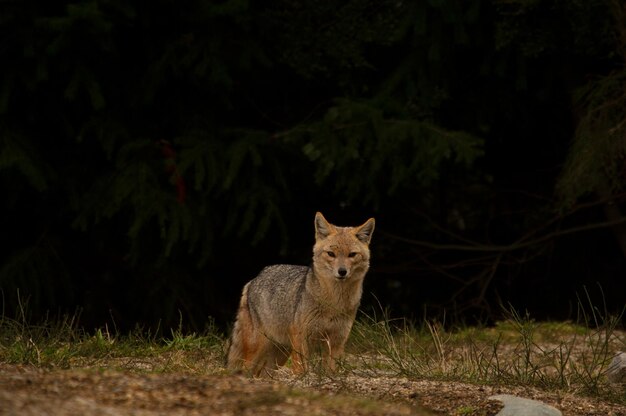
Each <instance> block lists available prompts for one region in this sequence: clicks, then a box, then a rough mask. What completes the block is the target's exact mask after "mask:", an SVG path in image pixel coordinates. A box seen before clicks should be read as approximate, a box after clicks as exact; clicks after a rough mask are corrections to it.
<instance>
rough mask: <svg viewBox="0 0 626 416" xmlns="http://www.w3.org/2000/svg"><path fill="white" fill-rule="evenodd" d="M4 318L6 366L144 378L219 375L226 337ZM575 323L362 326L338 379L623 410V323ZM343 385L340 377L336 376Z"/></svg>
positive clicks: (209, 330)
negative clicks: (543, 394)
mask: <svg viewBox="0 0 626 416" xmlns="http://www.w3.org/2000/svg"><path fill="white" fill-rule="evenodd" d="M18 312H19V313H18V314H17V316H18V319H9V318H7V317H0V364H1V363H6V364H17V365H32V366H36V367H40V368H98V369H123V370H131V371H142V372H156V373H159V372H175V371H182V372H192V373H196V374H220V373H223V372H224V371H225V370H224V368H223V360H224V343H225V337H224V335H223V334H221V333H220V332H219V331H218V330H217V328H216V327H215V326H214V325H212V324H210V325H208V326H207V327H206V329H205V331H203V332H202V333H189V334H185V333H184V332H183V331H182V330H181V329H180V328H178V329H176V330H172V331H171V332H170V334H169V335H168V336H164V337H163V336H161V337H157V336H156V335H154V334H153V333H151V332H150V331H146V330H142V329H141V328H137V329H136V330H135V331H132V332H130V333H128V334H124V335H122V334H119V333H116V332H115V331H111V330H110V329H109V328H108V327H104V328H100V329H96V330H94V331H93V332H87V331H84V330H83V329H81V328H79V327H78V326H77V324H76V318H74V317H65V318H60V319H55V320H47V321H44V322H43V323H41V324H38V325H33V324H30V323H28V322H27V320H26V319H25V318H24V317H25V314H24V311H18ZM579 316H580V318H579V321H578V322H576V323H574V322H535V321H534V320H533V319H532V318H531V317H530V316H529V315H528V314H520V313H518V312H517V311H515V310H513V309H512V308H509V309H508V312H507V317H506V319H505V320H503V321H501V322H498V323H497V324H496V325H495V326H492V327H461V328H452V329H450V328H445V327H444V325H442V324H440V323H438V322H433V321H425V322H423V323H422V325H420V326H416V325H413V324H411V323H409V322H407V321H405V320H393V319H390V318H389V317H388V316H387V315H386V314H384V313H383V314H382V316H374V315H372V316H363V317H362V318H361V319H359V320H358V321H357V322H356V323H355V326H354V328H353V331H352V335H351V338H350V341H349V345H348V354H347V358H346V359H345V361H344V362H343V363H342V364H343V368H342V373H344V374H350V373H354V374H358V375H368V376H373V377H375V376H380V375H385V376H402V377H407V378H409V379H431V380H432V379H437V380H451V381H462V382H469V383H476V384H489V385H506V386H518V385H519V386H535V387H539V388H542V389H547V390H559V391H564V392H572V393H579V394H585V395H590V396H595V397H601V398H603V399H606V400H610V401H613V402H616V403H620V404H626V397H625V396H624V393H623V390H621V391H619V388H618V390H616V388H615V386H612V385H610V384H609V383H608V381H607V378H606V370H607V367H608V364H609V362H610V361H611V358H612V357H613V355H614V353H615V352H616V351H618V350H626V334H625V333H624V332H623V331H620V330H618V326H619V322H620V317H619V316H611V315H609V314H607V313H606V312H605V311H603V312H601V311H600V310H599V309H598V308H595V307H593V306H590V307H588V308H582V307H581V308H580V311H579ZM338 376H339V377H341V373H340V374H339V375H338Z"/></svg>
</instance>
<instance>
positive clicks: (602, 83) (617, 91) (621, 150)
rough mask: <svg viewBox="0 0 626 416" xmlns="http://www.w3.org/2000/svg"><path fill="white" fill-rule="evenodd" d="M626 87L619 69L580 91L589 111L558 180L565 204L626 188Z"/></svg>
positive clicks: (614, 192) (581, 122) (578, 129)
mask: <svg viewBox="0 0 626 416" xmlns="http://www.w3.org/2000/svg"><path fill="white" fill-rule="evenodd" d="M625 89H626V71H619V72H615V73H613V74H611V75H609V76H607V77H604V78H601V79H598V80H596V81H595V82H591V83H590V84H589V85H588V86H586V87H585V88H584V89H582V90H581V91H580V98H579V100H580V101H579V105H580V106H581V108H584V109H585V110H584V111H585V112H584V115H583V117H582V118H581V120H580V122H579V124H578V128H577V130H576V136H575V138H574V141H573V143H572V146H571V148H570V150H569V154H568V158H567V160H566V161H565V165H564V167H563V171H562V173H561V177H560V179H559V182H558V183H557V192H558V194H559V197H560V205H561V206H562V207H564V208H566V207H569V206H571V205H572V204H573V203H574V202H576V201H577V200H578V199H580V198H581V197H583V196H588V195H590V194H593V193H595V192H601V193H602V194H604V193H606V192H607V191H608V192H609V193H610V194H618V193H621V192H623V191H624V188H625V186H626V181H625V176H624V167H625V164H624V156H625V155H626V140H624V138H625V137H626V96H624V93H623V92H624V91H625Z"/></svg>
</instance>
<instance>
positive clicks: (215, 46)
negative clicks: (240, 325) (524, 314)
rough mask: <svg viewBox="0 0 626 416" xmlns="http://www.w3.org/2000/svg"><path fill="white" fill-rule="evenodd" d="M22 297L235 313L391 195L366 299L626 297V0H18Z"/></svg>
mask: <svg viewBox="0 0 626 416" xmlns="http://www.w3.org/2000/svg"><path fill="white" fill-rule="evenodd" d="M0 62H1V64H0V68H1V69H0V189H1V192H2V197H1V198H0V242H1V243H2V250H1V251H0V288H1V293H2V311H3V313H4V314H5V316H11V315H12V314H14V313H16V311H18V310H19V309H20V303H21V304H22V306H23V305H24V304H27V305H28V311H29V314H30V316H31V318H32V319H38V318H41V317H43V316H45V314H46V313H51V314H57V313H74V312H76V311H79V312H80V320H81V323H82V324H83V325H85V326H86V327H95V326H99V325H103V324H104V323H107V322H111V321H113V322H115V325H116V326H117V327H118V328H120V329H128V328H131V327H132V326H134V325H135V324H140V325H143V326H147V327H156V326H160V328H168V327H171V326H177V325H178V324H179V320H181V319H182V322H183V324H184V325H185V326H188V327H189V328H194V329H197V328H200V329H201V328H203V327H204V325H205V324H206V323H207V321H208V320H209V319H214V320H215V321H216V322H217V323H218V324H219V325H221V326H224V327H225V326H227V325H228V324H229V322H230V320H231V319H232V318H233V316H234V312H235V308H236V305H237V302H238V298H239V294H240V290H241V287H242V286H243V284H244V283H245V282H246V281H247V280H249V279H251V278H252V277H254V276H255V274H256V273H257V272H258V271H259V270H260V269H261V268H262V267H263V266H265V265H267V264H271V263H296V264H307V263H309V262H310V257H311V247H312V244H313V217H314V214H315V212H316V211H318V210H319V211H322V212H323V213H324V215H325V216H326V217H327V218H328V219H329V221H331V222H333V223H335V224H339V225H357V224H361V223H362V222H364V221H365V220H366V219H367V218H369V217H370V216H373V217H375V218H376V221H377V223H376V224H377V227H376V231H375V233H374V238H373V243H372V251H373V259H372V268H371V271H370V273H369V275H368V277H367V279H366V283H365V295H364V299H363V307H364V308H365V309H367V308H369V307H371V306H376V305H378V304H379V303H380V305H382V306H383V307H389V309H390V313H391V315H392V316H406V317H410V318H415V319H419V318H422V317H424V316H442V315H443V314H444V313H445V314H446V316H447V317H448V319H450V320H452V319H454V320H460V321H465V322H477V321H481V322H488V321H490V320H493V319H497V318H498V317H499V315H500V314H501V313H502V309H501V305H505V306H506V305H509V304H511V305H513V306H514V307H516V308H519V309H520V310H528V311H529V312H530V314H531V316H533V317H536V318H538V319H575V318H576V313H577V303H578V299H579V298H581V299H582V300H583V301H584V302H585V303H586V298H587V294H588V295H589V297H590V298H591V299H592V301H593V303H594V305H596V306H598V307H599V308H602V309H604V308H606V310H607V311H609V312H611V313H616V314H617V313H620V312H621V311H622V309H623V308H624V306H625V304H626V261H625V260H626V216H625V214H624V210H626V199H625V198H624V196H625V192H626V160H625V156H626V70H625V68H624V63H625V62H626V8H625V5H624V2H623V1H621V0H429V1H403V0H393V1H387V0H348V1H344V2H337V1H330V0H319V1H308V2H307V1H292V0H291V1H289V0H268V1H253V0H249V1H246V0H226V1H206V0H189V1H184V2H178V1H166V0H156V1H151V2H145V1H137V0H90V1H73V2H70V1H54V0H31V1H20V0H1V1H0Z"/></svg>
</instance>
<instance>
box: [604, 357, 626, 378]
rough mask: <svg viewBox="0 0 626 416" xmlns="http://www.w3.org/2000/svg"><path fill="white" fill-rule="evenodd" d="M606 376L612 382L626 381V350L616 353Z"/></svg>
mask: <svg viewBox="0 0 626 416" xmlns="http://www.w3.org/2000/svg"><path fill="white" fill-rule="evenodd" d="M606 377H607V378H608V379H609V381H610V382H611V383H626V352H621V351H618V352H617V354H615V357H613V360H612V361H611V364H609V368H608V369H607V370H606Z"/></svg>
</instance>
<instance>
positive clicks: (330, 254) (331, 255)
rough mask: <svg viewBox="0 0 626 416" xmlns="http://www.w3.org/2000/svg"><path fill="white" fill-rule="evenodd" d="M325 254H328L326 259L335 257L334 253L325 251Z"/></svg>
mask: <svg viewBox="0 0 626 416" xmlns="http://www.w3.org/2000/svg"><path fill="white" fill-rule="evenodd" d="M326 254H328V257H335V253H333V252H332V251H327V252H326Z"/></svg>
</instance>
